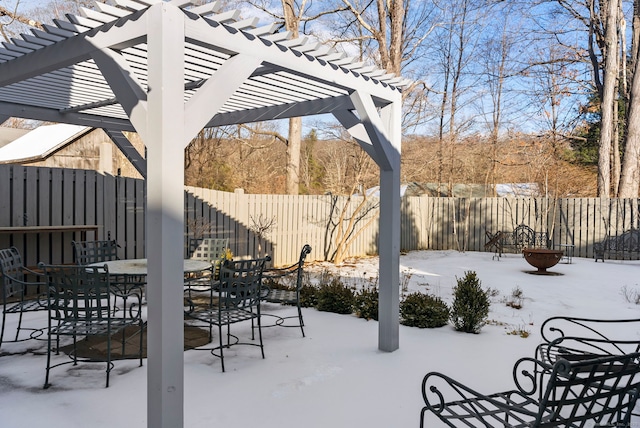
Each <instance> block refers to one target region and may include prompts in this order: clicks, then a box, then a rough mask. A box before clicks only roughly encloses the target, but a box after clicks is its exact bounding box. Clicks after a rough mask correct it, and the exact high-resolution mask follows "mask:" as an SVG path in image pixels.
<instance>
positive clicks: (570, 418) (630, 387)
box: [535, 353, 640, 427]
mask: <svg viewBox="0 0 640 428" xmlns="http://www.w3.org/2000/svg"><path fill="white" fill-rule="evenodd" d="M639 363H640V353H632V354H625V355H613V356H605V357H595V358H590V359H585V360H582V361H574V362H569V361H567V360H565V359H559V360H558V361H557V362H556V363H555V364H554V365H553V368H552V371H551V373H550V374H548V382H547V385H546V388H545V389H544V392H543V395H542V396H541V400H540V409H546V410H545V411H542V410H541V412H540V413H539V414H538V420H537V424H536V425H535V426H572V427H574V426H575V427H583V426H593V423H594V422H595V423H596V426H598V425H600V426H628V424H629V421H630V418H631V412H632V410H633V408H634V407H635V404H636V401H637V398H638V389H639V388H640V366H639ZM544 376H546V374H543V379H544Z"/></svg>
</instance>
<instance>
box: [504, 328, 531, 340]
mask: <svg viewBox="0 0 640 428" xmlns="http://www.w3.org/2000/svg"><path fill="white" fill-rule="evenodd" d="M507 334H508V335H511V336H520V337H521V338H523V339H526V338H527V337H529V336H530V335H531V331H529V330H527V328H526V327H524V326H517V327H511V328H510V329H507Z"/></svg>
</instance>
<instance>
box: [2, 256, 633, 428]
mask: <svg viewBox="0 0 640 428" xmlns="http://www.w3.org/2000/svg"><path fill="white" fill-rule="evenodd" d="M400 263H401V272H403V277H405V276H408V275H411V278H410V281H409V285H408V291H409V292H410V291H413V290H421V291H423V292H428V293H431V294H435V295H438V296H440V297H442V298H443V299H444V300H445V301H447V302H448V303H450V302H451V290H452V288H453V286H454V285H455V284H456V277H461V276H463V275H464V272H466V271H469V270H473V271H475V272H476V273H477V274H478V277H479V278H480V280H481V281H482V285H483V287H484V288H489V287H490V288H491V289H492V290H496V291H497V292H498V294H497V295H496V296H494V297H493V298H492V305H491V312H490V315H489V318H490V320H491V322H490V324H489V325H486V326H485V327H484V328H483V329H482V332H481V333H480V334H478V335H473V334H465V333H459V332H456V331H455V330H454V329H453V327H452V326H451V325H448V326H445V327H442V328H437V329H417V328H409V327H405V326H400V344H401V346H400V348H399V350H397V351H396V352H393V353H386V352H382V351H378V350H377V349H376V337H377V334H378V325H377V322H375V321H365V320H363V319H359V318H356V317H355V316H351V315H337V314H333V313H324V312H318V311H316V310H315V309H306V310H305V312H304V317H305V324H306V328H305V332H306V333H307V337H306V338H302V337H301V336H300V331H299V330H298V329H285V328H269V329H264V334H265V355H266V358H265V359H264V360H262V359H261V358H260V355H259V353H256V352H255V350H254V349H246V348H243V347H238V348H231V351H230V352H229V354H228V358H226V359H225V362H226V365H227V372H226V373H221V371H220V366H219V364H220V362H219V359H217V358H215V357H213V356H211V355H209V354H208V353H207V352H198V351H187V352H185V353H184V360H185V364H184V370H185V421H184V422H185V426H188V427H193V428H198V427H212V426H223V425H229V424H230V425H232V426H235V427H240V428H243V427H253V426H256V425H259V426H262V427H267V428H270V427H274V428H275V427H294V426H305V427H310V428H313V427H327V426H334V427H346V426H367V427H372V428H378V427H379V428H387V427H396V426H406V427H411V426H413V427H415V426H418V424H419V413H420V409H421V408H422V406H423V403H422V397H421V392H420V382H421V381H422V377H423V376H424V375H425V374H426V373H427V372H428V371H434V370H435V371H442V372H444V373H445V374H449V375H451V376H453V377H455V378H457V379H460V380H461V381H463V382H465V383H466V384H467V385H469V386H470V387H472V388H475V389H477V390H479V391H481V392H492V391H496V390H502V389H507V388H510V387H511V386H512V385H513V384H512V378H511V369H512V366H513V363H514V362H515V361H516V360H517V359H518V358H519V357H522V356H533V353H534V349H535V347H536V345H537V344H538V343H539V342H540V335H539V328H540V324H541V323H542V322H543V321H544V320H545V319H546V318H548V317H550V316H554V315H573V316H584V317H599V318H634V317H635V318H638V317H639V313H640V311H639V310H640V307H639V306H638V305H636V304H635V303H633V302H629V301H628V300H629V299H627V298H626V297H625V293H626V296H627V297H629V296H632V295H633V294H634V293H639V292H640V284H639V280H638V277H639V276H638V273H639V272H640V262H637V261H633V262H630V261H624V262H623V261H610V260H607V261H606V262H605V263H594V261H593V260H592V259H583V258H574V259H573V263H572V264H559V265H557V266H555V267H553V268H552V270H553V271H556V272H558V273H562V274H563V275H560V276H548V277H541V276H536V275H529V274H526V273H524V272H523V271H527V270H531V266H529V265H528V264H527V263H526V261H525V260H524V259H523V258H522V257H521V256H520V255H516V254H510V255H507V256H506V257H503V258H502V259H501V260H500V261H493V260H492V254H491V253H458V252H454V251H419V252H412V253H409V254H407V255H404V256H401V259H400ZM377 266H378V260H377V258H371V259H362V260H357V261H351V262H349V263H347V264H345V265H344V266H342V267H341V268H340V269H339V272H340V275H341V276H342V277H343V280H344V281H345V283H347V284H350V283H351V282H350V281H354V282H355V281H356V280H361V279H363V278H370V277H375V276H376V275H377ZM330 267H331V265H329V264H326V265H324V264H323V265H314V266H313V268H312V269H313V270H316V271H319V270H321V269H324V268H330ZM349 278H352V279H349ZM516 287H519V288H520V289H521V290H522V294H523V296H524V300H523V307H522V308H521V309H513V308H512V307H509V306H507V305H506V304H505V300H506V299H508V298H509V296H511V294H512V292H513V290H514V289H515V288H516ZM269 311H270V312H273V311H278V312H280V313H285V312H286V311H295V309H294V308H281V307H279V306H277V305H275V306H271V305H270V306H269ZM31 315H33V314H31ZM43 316H44V313H37V314H35V317H31V318H29V319H28V320H29V321H28V322H30V323H32V324H33V325H34V326H35V325H42V323H43V322H44V318H43ZM12 318H14V317H11V318H10V321H9V322H14V320H13V319H12ZM8 327H9V328H11V326H8ZM517 330H525V331H529V332H530V333H531V334H530V336H529V337H528V338H521V337H520V336H518V335H513V334H509V333H510V332H513V331H517ZM622 333H623V334H626V335H627V336H628V337H629V338H633V337H636V338H638V337H640V332H637V331H629V332H622ZM214 340H215V338H214ZM2 352H3V355H2V356H1V357H0V415H2V419H1V421H2V422H1V424H0V425H2V426H7V427H19V426H47V427H52V428H54V427H65V428H68V427H86V426H91V427H96V428H100V427H112V426H126V427H143V426H145V425H146V423H147V415H146V383H147V379H146V378H147V366H146V362H145V367H142V368H139V367H138V366H137V363H136V361H135V360H131V361H116V362H115V368H114V370H113V371H112V373H111V375H112V377H111V379H112V383H111V386H110V387H109V388H104V364H95V365H94V364H81V365H79V366H77V367H75V368H74V367H72V366H65V367H62V368H59V369H57V370H54V371H53V372H52V379H51V382H52V384H53V385H52V387H51V388H50V389H48V390H43V389H42V384H43V381H44V367H45V355H44V354H45V353H46V343H45V342H41V341H28V342H24V343H21V344H6V345H4V344H3V351H2ZM4 352H7V353H8V354H9V355H6V354H4ZM59 358H66V357H63V356H61V357H59ZM487 368H491V370H493V371H494V373H497V374H498V377H496V376H492V377H488V375H487V373H489V370H487ZM427 422H431V426H437V425H433V424H434V423H435V419H428V420H427Z"/></svg>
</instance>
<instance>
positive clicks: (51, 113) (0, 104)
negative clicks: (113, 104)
mask: <svg viewBox="0 0 640 428" xmlns="http://www.w3.org/2000/svg"><path fill="white" fill-rule="evenodd" d="M0 115H4V116H10V117H21V118H23V119H31V120H41V121H43V122H56V123H68V124H71V125H80V126H90V127H92V128H109V129H119V130H121V131H131V132H134V131H135V128H134V127H133V125H131V122H129V121H128V120H126V119H118V118H113V117H108V116H96V115H93V114H86V113H62V112H60V111H59V110H57V109H51V108H45V107H36V106H30V105H24V104H18V103H9V102H6V101H0Z"/></svg>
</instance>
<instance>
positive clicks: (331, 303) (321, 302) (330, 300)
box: [316, 278, 355, 314]
mask: <svg viewBox="0 0 640 428" xmlns="http://www.w3.org/2000/svg"><path fill="white" fill-rule="evenodd" d="M316 298H317V304H316V309H318V310H319V311H324V312H335V313H337V314H350V313H352V312H353V304H354V302H355V295H354V294H353V290H352V289H351V288H349V287H346V286H345V285H344V284H343V283H342V281H340V280H339V279H338V278H333V279H332V280H331V282H330V283H329V284H327V285H321V286H320V287H319V288H318V291H317V292H316Z"/></svg>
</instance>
